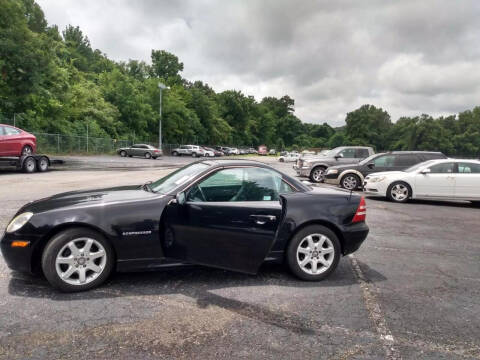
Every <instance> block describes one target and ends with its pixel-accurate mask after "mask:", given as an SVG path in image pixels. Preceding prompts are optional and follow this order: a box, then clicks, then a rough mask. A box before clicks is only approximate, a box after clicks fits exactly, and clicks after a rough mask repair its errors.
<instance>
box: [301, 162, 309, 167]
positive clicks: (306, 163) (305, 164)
mask: <svg viewBox="0 0 480 360" xmlns="http://www.w3.org/2000/svg"><path fill="white" fill-rule="evenodd" d="M302 166H303V167H310V163H309V162H308V161H304V162H303V165H302Z"/></svg>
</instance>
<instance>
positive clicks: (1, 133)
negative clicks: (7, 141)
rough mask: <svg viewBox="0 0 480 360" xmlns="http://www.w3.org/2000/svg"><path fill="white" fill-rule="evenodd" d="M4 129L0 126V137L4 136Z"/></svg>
mask: <svg viewBox="0 0 480 360" xmlns="http://www.w3.org/2000/svg"><path fill="white" fill-rule="evenodd" d="M4 128H5V127H4V126H0V136H2V135H5V132H4V130H3V129H4Z"/></svg>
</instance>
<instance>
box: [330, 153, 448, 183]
mask: <svg viewBox="0 0 480 360" xmlns="http://www.w3.org/2000/svg"><path fill="white" fill-rule="evenodd" d="M446 158H447V157H446V156H445V155H443V154H442V153H441V152H429V151H392V152H388V153H380V154H375V155H372V156H369V157H368V158H366V159H364V160H362V161H360V162H359V163H358V164H350V165H339V166H331V167H329V168H328V170H327V173H326V175H325V182H326V183H328V184H334V185H340V186H341V187H343V188H345V189H348V190H355V189H357V188H359V187H360V186H361V185H362V184H363V179H364V178H365V176H367V175H368V174H371V173H374V172H381V171H399V170H404V169H406V168H409V167H410V166H413V165H415V164H418V163H421V162H424V161H427V160H434V159H446Z"/></svg>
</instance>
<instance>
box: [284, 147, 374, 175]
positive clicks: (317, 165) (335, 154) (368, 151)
mask: <svg viewBox="0 0 480 360" xmlns="http://www.w3.org/2000/svg"><path fill="white" fill-rule="evenodd" d="M374 153H375V152H374V151H373V149H372V148H371V147H367V146H340V147H337V148H335V149H332V150H330V151H328V152H327V153H325V154H324V155H316V156H312V157H309V158H305V159H304V158H300V159H298V160H297V163H296V164H295V165H294V166H293V168H294V169H295V170H296V172H297V175H298V176H305V177H309V178H310V180H311V181H312V182H315V183H319V182H323V179H324V175H325V172H326V170H327V168H328V167H330V166H336V165H344V164H355V163H358V162H360V161H361V160H363V159H365V158H367V157H369V156H370V155H373V154H374Z"/></svg>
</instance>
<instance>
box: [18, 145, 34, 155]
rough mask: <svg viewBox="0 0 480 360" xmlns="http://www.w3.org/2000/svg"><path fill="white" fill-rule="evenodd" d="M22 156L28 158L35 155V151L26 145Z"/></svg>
mask: <svg viewBox="0 0 480 360" xmlns="http://www.w3.org/2000/svg"><path fill="white" fill-rule="evenodd" d="M21 155H22V156H28V155H33V149H32V147H31V146H30V145H25V146H24V147H23V148H22V153H21Z"/></svg>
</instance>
